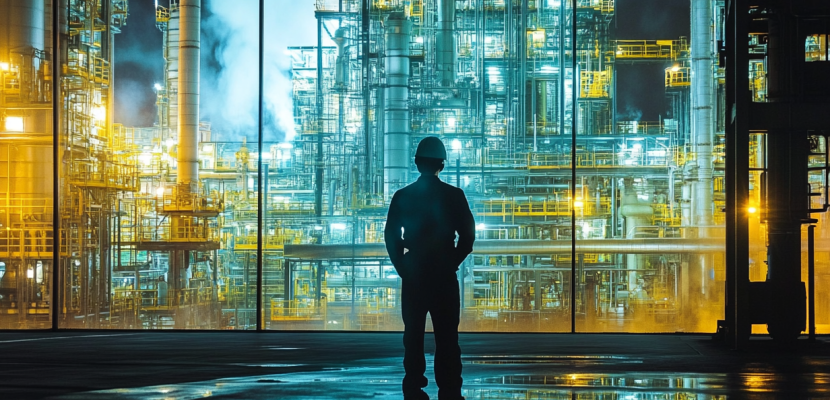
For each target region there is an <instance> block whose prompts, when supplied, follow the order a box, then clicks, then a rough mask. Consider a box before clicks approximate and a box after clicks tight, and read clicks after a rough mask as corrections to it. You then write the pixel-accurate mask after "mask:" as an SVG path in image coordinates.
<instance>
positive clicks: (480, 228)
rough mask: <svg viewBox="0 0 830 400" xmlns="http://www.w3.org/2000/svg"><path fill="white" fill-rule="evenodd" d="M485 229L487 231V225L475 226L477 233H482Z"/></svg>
mask: <svg viewBox="0 0 830 400" xmlns="http://www.w3.org/2000/svg"><path fill="white" fill-rule="evenodd" d="M485 229H487V225H484V224H478V225H476V230H477V231H483V230H485Z"/></svg>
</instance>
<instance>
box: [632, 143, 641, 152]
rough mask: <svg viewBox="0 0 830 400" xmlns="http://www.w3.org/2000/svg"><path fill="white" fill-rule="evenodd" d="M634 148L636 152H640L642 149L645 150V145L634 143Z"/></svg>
mask: <svg viewBox="0 0 830 400" xmlns="http://www.w3.org/2000/svg"><path fill="white" fill-rule="evenodd" d="M632 148H633V149H634V151H640V149H642V148H643V145H641V144H639V143H634V146H632Z"/></svg>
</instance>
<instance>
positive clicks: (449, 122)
mask: <svg viewBox="0 0 830 400" xmlns="http://www.w3.org/2000/svg"><path fill="white" fill-rule="evenodd" d="M447 125H449V126H450V127H451V128H455V117H449V118H447Z"/></svg>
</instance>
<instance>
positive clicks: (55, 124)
mask: <svg viewBox="0 0 830 400" xmlns="http://www.w3.org/2000/svg"><path fill="white" fill-rule="evenodd" d="M51 6H52V10H51V14H52V21H51V25H52V37H51V38H49V40H51V41H52V53H51V54H50V56H51V59H52V64H51V67H52V176H53V177H57V176H60V175H58V174H59V173H60V170H59V165H60V164H59V163H58V160H60V147H61V146H60V145H59V143H60V116H61V113H60V109H61V107H60V105H61V98H60V93H61V75H60V73H61V62H62V61H63V60H62V59H61V56H60V54H61V50H62V49H61V46H60V42H61V41H60V38H61V33H62V32H61V30H60V21H61V14H60V1H58V0H52V5H51ZM59 182H60V180H59V179H52V268H51V270H50V271H49V272H50V273H49V276H50V278H52V290H51V295H50V296H49V312H51V317H52V330H57V329H58V321H59V319H58V316H59V315H60V309H59V308H58V299H59V298H60V296H59V295H58V294H59V293H60V288H61V281H60V279H59V278H60V270H61V269H60V262H61V252H60V251H59V250H60V232H61V220H60V216H61V214H60V206H59V204H60V203H59V202H58V199H59V198H60V186H59ZM119 256H120V255H119Z"/></svg>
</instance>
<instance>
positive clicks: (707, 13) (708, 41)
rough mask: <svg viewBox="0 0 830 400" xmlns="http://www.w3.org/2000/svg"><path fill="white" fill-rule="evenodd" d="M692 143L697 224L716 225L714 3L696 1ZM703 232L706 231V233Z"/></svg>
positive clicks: (694, 204)
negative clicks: (713, 68)
mask: <svg viewBox="0 0 830 400" xmlns="http://www.w3.org/2000/svg"><path fill="white" fill-rule="evenodd" d="M691 3H692V121H693V125H692V126H693V128H692V129H693V133H692V141H693V146H694V150H693V153H694V155H695V157H696V160H697V182H695V184H694V185H693V192H694V193H693V195H692V196H693V200H692V201H693V207H694V210H693V216H694V225H696V226H700V227H708V226H711V225H712V221H713V219H712V213H713V210H714V203H713V193H712V191H713V186H712V140H713V138H714V134H713V129H714V124H713V120H712V104H713V102H714V96H713V95H712V90H713V85H714V74H713V71H712V49H711V47H712V4H711V0H693V1H692V2H691ZM702 233H703V232H702Z"/></svg>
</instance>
